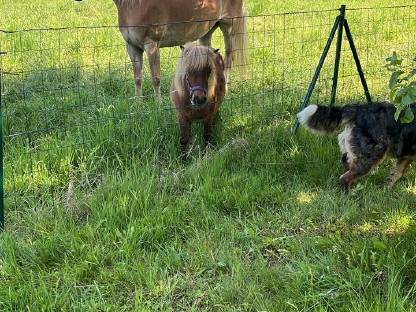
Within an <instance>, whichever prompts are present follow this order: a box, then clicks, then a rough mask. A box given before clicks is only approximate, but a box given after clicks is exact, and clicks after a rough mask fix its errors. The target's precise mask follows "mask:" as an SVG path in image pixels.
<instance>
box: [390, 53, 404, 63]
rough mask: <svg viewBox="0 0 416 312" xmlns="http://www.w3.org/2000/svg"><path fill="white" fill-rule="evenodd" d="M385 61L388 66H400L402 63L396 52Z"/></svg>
mask: <svg viewBox="0 0 416 312" xmlns="http://www.w3.org/2000/svg"><path fill="white" fill-rule="evenodd" d="M386 61H387V62H388V63H389V64H390V65H401V63H402V61H403V60H402V59H401V58H399V57H398V55H397V52H396V51H393V55H392V56H390V57H388V58H386Z"/></svg>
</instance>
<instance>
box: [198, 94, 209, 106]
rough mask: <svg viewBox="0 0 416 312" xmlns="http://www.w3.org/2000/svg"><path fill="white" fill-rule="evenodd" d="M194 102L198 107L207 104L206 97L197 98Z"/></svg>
mask: <svg viewBox="0 0 416 312" xmlns="http://www.w3.org/2000/svg"><path fill="white" fill-rule="evenodd" d="M196 102H197V103H198V104H199V105H204V104H205V103H206V102H207V97H206V96H201V97H197V99H196Z"/></svg>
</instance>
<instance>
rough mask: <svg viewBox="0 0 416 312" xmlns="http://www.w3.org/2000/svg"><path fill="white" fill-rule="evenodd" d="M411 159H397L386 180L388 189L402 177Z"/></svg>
mask: <svg viewBox="0 0 416 312" xmlns="http://www.w3.org/2000/svg"><path fill="white" fill-rule="evenodd" d="M411 162H412V159H408V158H399V159H397V162H396V166H395V167H394V168H393V170H392V171H391V173H390V175H389V176H388V178H387V179H386V184H387V187H388V188H391V187H393V185H394V184H395V183H396V182H397V181H398V180H399V179H400V178H401V177H402V176H403V174H404V172H405V171H406V169H407V168H408V167H409V165H410V164H411Z"/></svg>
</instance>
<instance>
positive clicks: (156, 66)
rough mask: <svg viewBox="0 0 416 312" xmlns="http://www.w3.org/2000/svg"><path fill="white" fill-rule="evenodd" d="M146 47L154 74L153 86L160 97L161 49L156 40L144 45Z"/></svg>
mask: <svg viewBox="0 0 416 312" xmlns="http://www.w3.org/2000/svg"><path fill="white" fill-rule="evenodd" d="M144 49H145V51H146V54H147V58H148V59H149V65H150V72H151V74H152V81H153V88H154V89H155V94H156V96H157V97H158V98H160V51H159V44H158V43H156V42H149V43H147V44H145V45H144Z"/></svg>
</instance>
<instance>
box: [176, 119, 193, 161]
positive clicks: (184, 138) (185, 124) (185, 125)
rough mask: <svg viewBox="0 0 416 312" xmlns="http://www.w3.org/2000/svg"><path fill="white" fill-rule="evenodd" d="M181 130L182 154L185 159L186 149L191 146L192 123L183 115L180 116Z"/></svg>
mask: <svg viewBox="0 0 416 312" xmlns="http://www.w3.org/2000/svg"><path fill="white" fill-rule="evenodd" d="M179 130H180V133H181V138H180V144H181V154H182V157H185V156H186V149H187V147H188V144H189V138H190V136H191V123H190V122H189V120H188V119H187V118H186V117H185V116H183V115H180V116H179Z"/></svg>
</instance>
